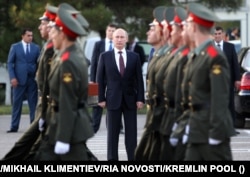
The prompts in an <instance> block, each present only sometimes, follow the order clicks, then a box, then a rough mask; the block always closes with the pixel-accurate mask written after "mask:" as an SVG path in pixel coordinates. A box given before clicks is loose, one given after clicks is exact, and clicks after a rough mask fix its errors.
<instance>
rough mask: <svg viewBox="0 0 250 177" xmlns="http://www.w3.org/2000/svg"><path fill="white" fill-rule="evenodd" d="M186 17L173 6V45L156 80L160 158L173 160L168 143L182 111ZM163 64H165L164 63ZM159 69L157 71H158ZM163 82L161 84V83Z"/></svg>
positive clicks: (183, 10) (171, 147)
mask: <svg viewBox="0 0 250 177" xmlns="http://www.w3.org/2000/svg"><path fill="white" fill-rule="evenodd" d="M185 19H186V11H185V9H183V8H182V7H175V17H174V19H173V21H171V22H170V25H171V26H172V30H171V33H170V35H171V44H172V45H173V46H174V50H172V52H171V54H170V55H168V59H166V62H165V63H166V64H167V62H168V64H167V67H166V66H165V67H162V68H161V69H160V71H162V76H161V77H163V78H164V79H161V78H159V79H158V80H157V81H158V83H159V84H161V85H162V86H163V88H162V89H163V95H162V96H164V103H163V104H164V106H165V113H164V116H163V118H162V122H161V127H160V134H161V147H160V149H161V153H160V160H174V148H173V146H172V145H170V142H169V138H170V134H171V131H172V127H173V124H174V122H175V119H176V118H177V117H178V116H179V115H180V114H181V113H182V109H181V105H180V102H181V97H180V90H181V87H180V85H181V80H182V78H183V68H184V66H185V64H186V62H187V54H188V53H189V49H188V47H187V46H186V45H184V43H183V41H184V40H183V38H182V36H181V33H182V30H183V25H182V21H183V20H185ZM166 64H165V65H166ZM160 71H159V72H160ZM162 83H163V84H162Z"/></svg>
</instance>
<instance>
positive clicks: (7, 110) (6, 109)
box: [0, 105, 147, 115]
mask: <svg viewBox="0 0 250 177" xmlns="http://www.w3.org/2000/svg"><path fill="white" fill-rule="evenodd" d="M11 109H12V106H11V105H0V115H10V114H11ZM91 111H92V109H91V108H89V112H90V113H91ZM146 111H147V110H146V106H144V108H143V109H141V110H138V114H146ZM104 113H106V109H105V110H104ZM22 114H29V107H28V105H23V109H22Z"/></svg>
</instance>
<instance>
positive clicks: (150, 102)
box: [135, 6, 173, 160]
mask: <svg viewBox="0 0 250 177" xmlns="http://www.w3.org/2000/svg"><path fill="white" fill-rule="evenodd" d="M165 9H166V7H164V6H158V7H156V8H155V9H154V11H153V16H154V18H155V19H154V21H153V22H152V23H151V24H150V30H149V31H148V33H147V34H148V42H149V43H150V42H151V41H150V40H155V39H159V41H158V43H157V45H156V44H154V45H155V46H154V49H155V53H154V56H153V58H152V60H151V62H150V63H149V66H148V71H147V85H146V86H147V88H146V90H147V91H146V99H147V108H148V111H147V120H146V123H145V126H144V127H145V129H144V132H143V135H142V137H141V140H140V143H139V144H138V146H137V148H136V153H135V159H136V160H156V159H159V153H158V152H159V149H158V152H156V151H155V150H156V149H155V145H153V144H152V143H154V140H155V138H158V131H157V130H158V128H157V127H159V122H160V120H159V119H161V115H162V114H161V113H163V112H164V111H163V110H162V107H159V103H160V101H161V100H160V99H158V97H157V95H156V90H157V88H156V87H157V86H156V82H155V77H156V74H157V73H158V70H159V68H160V67H161V64H159V63H161V62H160V61H161V60H162V59H163V58H164V56H165V53H166V49H168V48H169V46H168V43H167V42H168V36H167V37H165V36H164V33H163V25H162V24H161V22H162V21H163V12H164V10H165ZM172 12H173V11H172ZM153 35H157V36H153ZM157 37H158V38H157ZM163 109H164V108H163ZM157 142H158V141H157ZM157 147H158V146H157ZM155 153H156V154H155ZM157 154H158V155H157ZM155 156H157V157H155ZM155 158H156V159H155Z"/></svg>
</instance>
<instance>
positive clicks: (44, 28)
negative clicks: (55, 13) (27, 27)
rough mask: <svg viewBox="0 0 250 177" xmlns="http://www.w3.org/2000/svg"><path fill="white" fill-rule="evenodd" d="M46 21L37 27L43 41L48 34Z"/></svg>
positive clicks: (42, 21)
mask: <svg viewBox="0 0 250 177" xmlns="http://www.w3.org/2000/svg"><path fill="white" fill-rule="evenodd" d="M48 23H49V22H48V21H47V20H41V23H40V25H39V26H38V30H39V31H40V35H41V37H42V38H43V39H48V37H49V32H48V29H47V28H48Z"/></svg>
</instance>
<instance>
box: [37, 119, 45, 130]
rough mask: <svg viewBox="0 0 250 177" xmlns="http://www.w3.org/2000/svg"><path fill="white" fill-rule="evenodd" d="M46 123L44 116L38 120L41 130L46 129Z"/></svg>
mask: <svg viewBox="0 0 250 177" xmlns="http://www.w3.org/2000/svg"><path fill="white" fill-rule="evenodd" d="M44 123H45V120H44V119H43V118H40V119H39V121H38V129H39V131H40V132H42V131H43V130H44Z"/></svg>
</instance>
